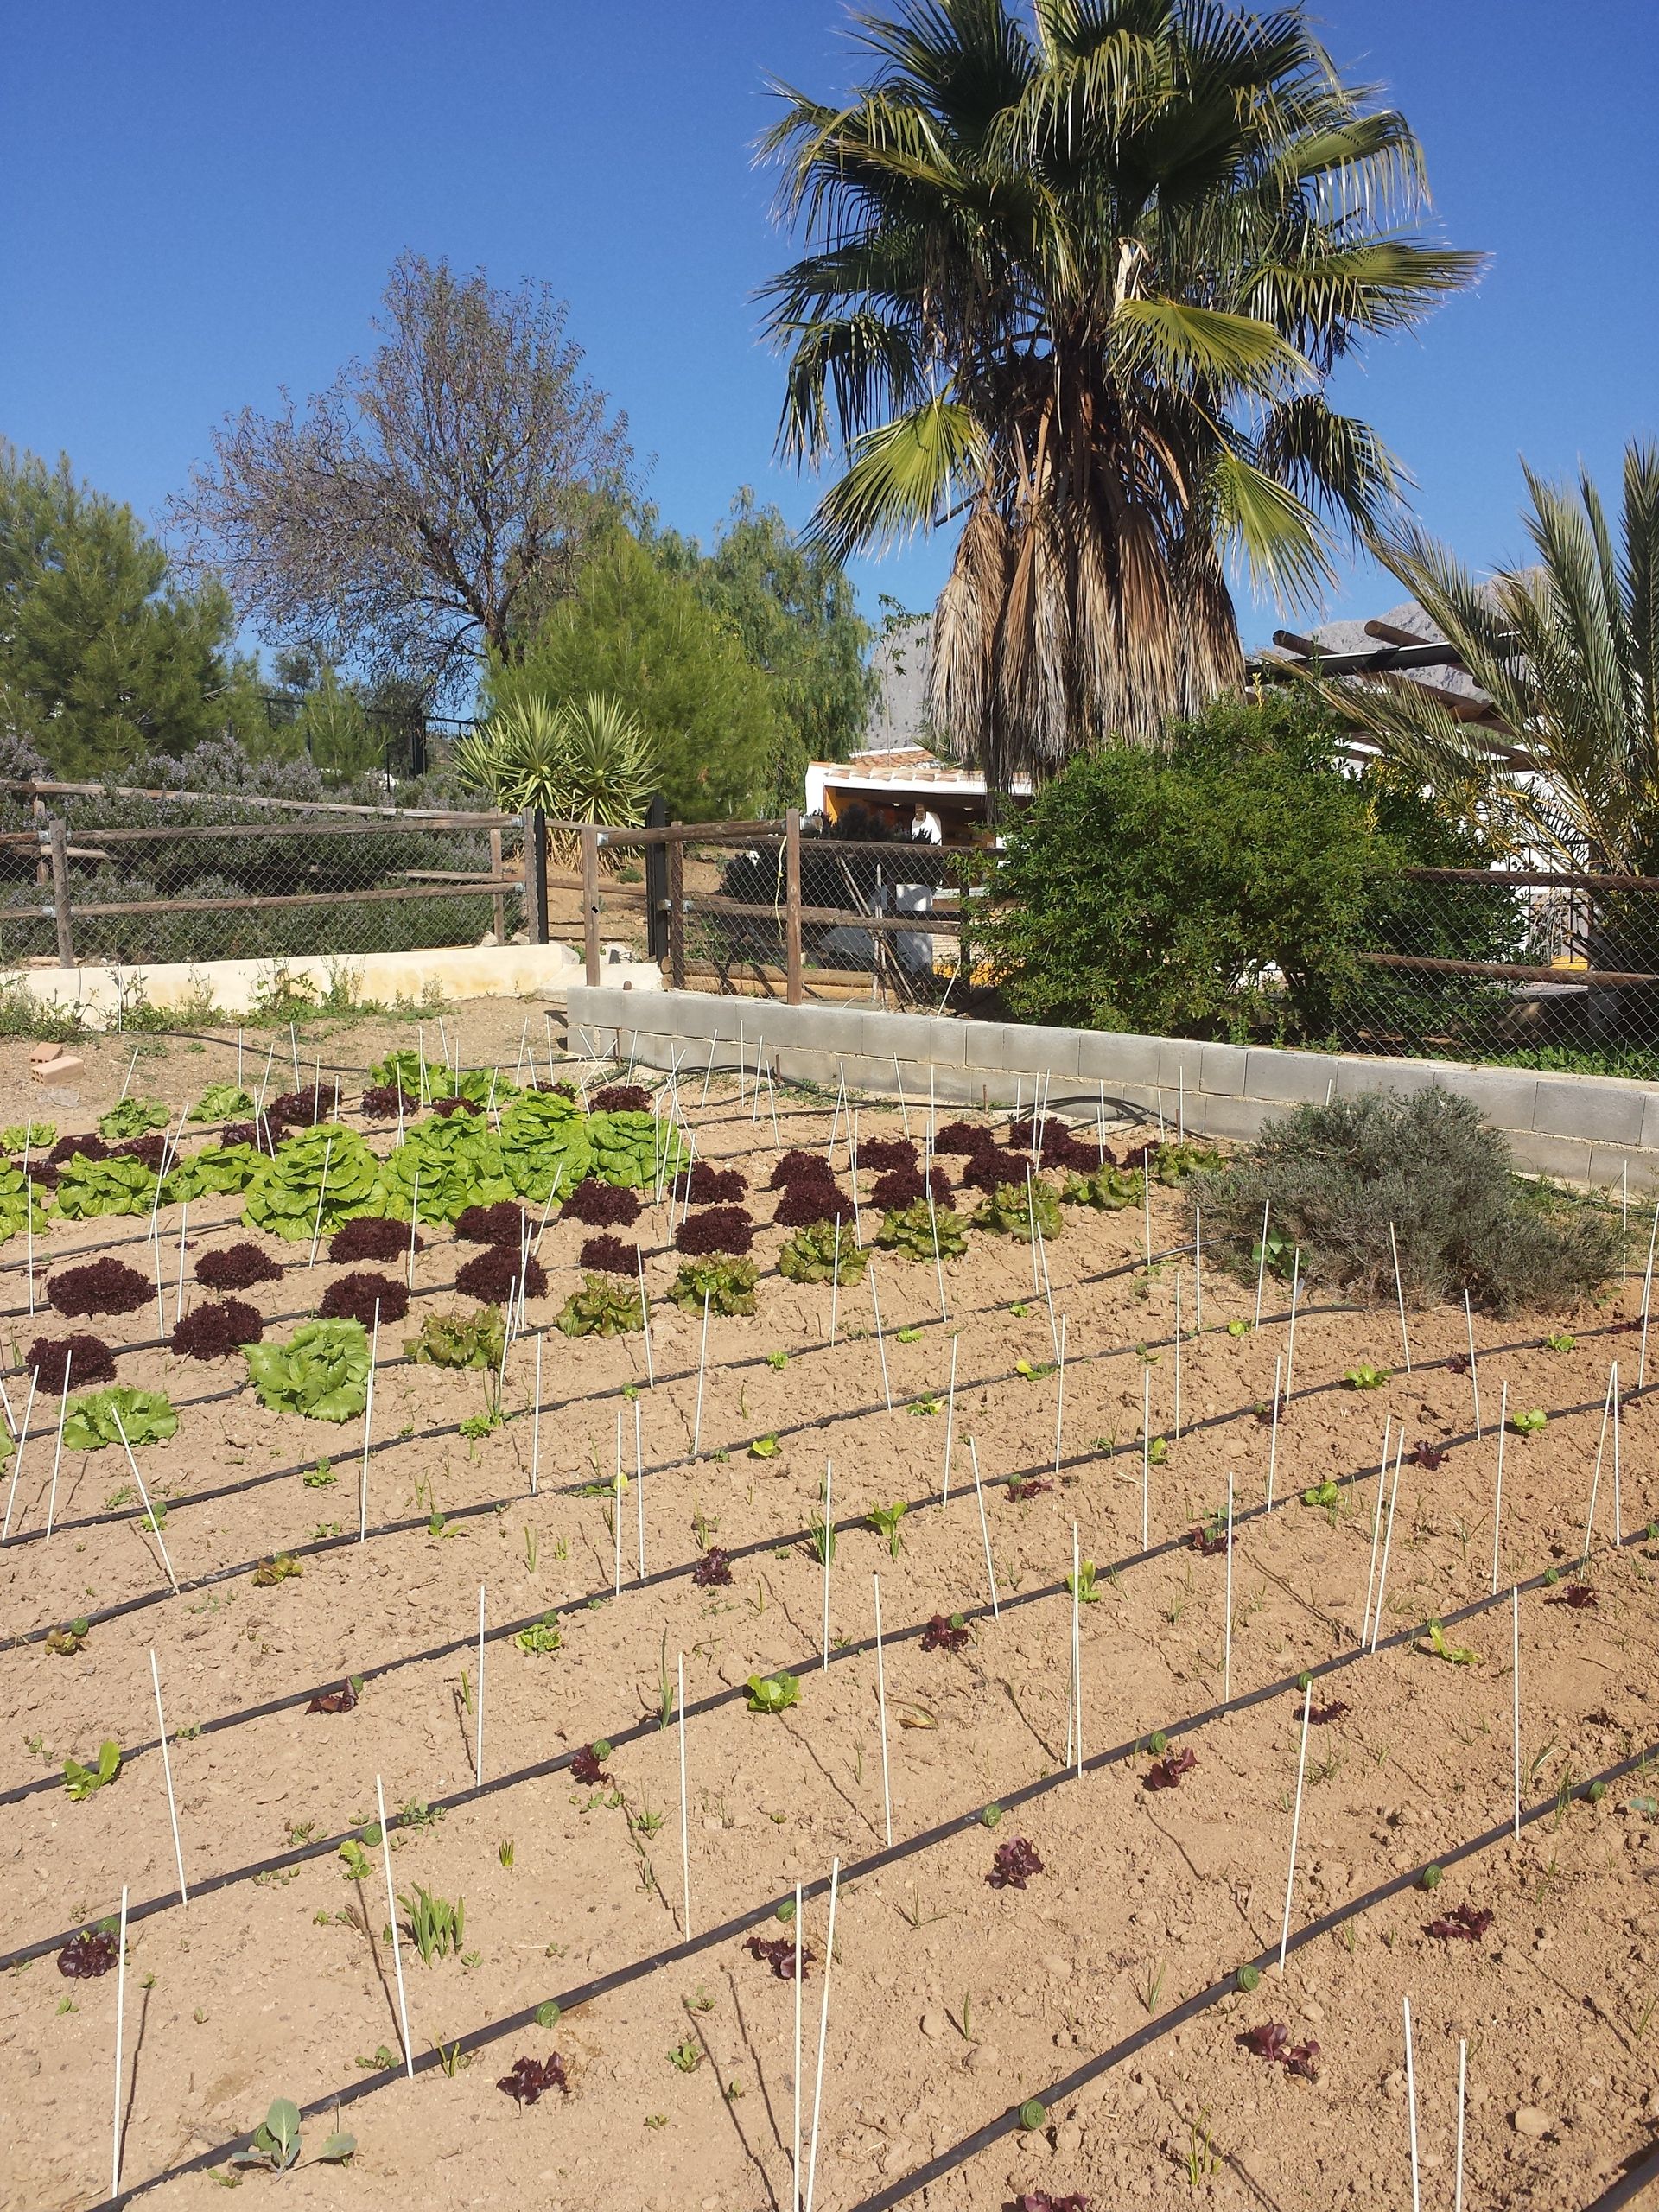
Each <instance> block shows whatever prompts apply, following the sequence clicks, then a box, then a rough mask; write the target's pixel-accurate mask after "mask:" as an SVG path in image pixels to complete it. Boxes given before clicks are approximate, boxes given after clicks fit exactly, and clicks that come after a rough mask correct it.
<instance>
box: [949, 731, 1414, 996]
mask: <svg viewBox="0 0 1659 2212" xmlns="http://www.w3.org/2000/svg"><path fill="white" fill-rule="evenodd" d="M1299 713H1300V714H1301V715H1303V716H1304V717H1305V715H1306V710H1305V709H1296V708H1295V707H1294V706H1292V707H1288V708H1287V707H1286V706H1285V705H1284V704H1282V703H1280V702H1274V703H1272V704H1270V705H1269V706H1268V707H1266V708H1262V709H1252V708H1244V709H1241V708H1238V707H1236V706H1224V707H1222V708H1219V709H1216V710H1215V711H1214V712H1213V713H1212V715H1211V716H1210V717H1209V718H1207V720H1206V721H1205V723H1202V724H1198V725H1192V726H1188V727H1186V728H1177V729H1175V730H1174V731H1173V732H1172V734H1171V741H1170V743H1169V746H1168V747H1167V748H1166V750H1163V751H1153V750H1150V749H1147V748H1143V747H1139V746H1123V745H1110V746H1106V747H1102V748H1101V749H1099V750H1098V751H1091V752H1087V753H1080V754H1078V755H1077V757H1076V758H1075V759H1074V760H1072V761H1071V763H1070V765H1069V766H1067V767H1066V768H1065V770H1064V771H1063V772H1062V773H1061V774H1059V775H1058V776H1056V777H1055V778H1054V779H1052V781H1051V782H1050V783H1048V784H1046V785H1044V786H1043V787H1042V789H1041V790H1040V791H1039V792H1038V794H1037V796H1036V798H1035V799H1034V800H1033V803H1032V805H1031V807H1030V808H1029V810H1027V813H1025V814H1024V815H1023V816H1022V817H1020V821H1019V823H1018V824H1017V825H1016V827H1015V828H1014V830H1013V832H1012V834H1011V835H1010V837H1009V840H1008V845H1007V850H1006V852H1005V853H1004V854H1003V855H1002V856H1001V866H1000V867H999V868H998V870H997V874H996V879H995V906H994V908H993V911H992V912H991V915H990V917H989V918H988V922H987V924H986V925H984V926H983V927H982V930H981V931H980V938H981V942H982V944H983V945H984V947H985V950H986V953H987V956H988V959H989V961H990V963H991V965H992V967H993V969H994V970H995V974H996V976H997V977H998V980H999V982H1000V983H1001V990H1002V995H1003V996H1004V998H1005V1000H1006V1001H1007V1005H1008V1006H1009V1007H1010V1008H1011V1009H1012V1010H1013V1011H1014V1012H1015V1013H1016V1014H1020V1015H1022V1016H1024V1017H1025V1018H1026V1019H1027V1020H1033V1021H1048V1022H1064V1023H1070V1024H1075V1025H1077V1026H1080V1027H1085V1028H1096V1029H1122V1030H1132V1031H1138V1032H1139V1033H1141V1034H1142V1035H1147V1036H1159V1035H1163V1036H1182V1035H1212V1034H1215V1033H1217V1032H1226V1031H1228V1030H1236V1029H1238V1028H1239V1027H1241V1026H1242V1025H1243V1024H1244V1023H1246V1022H1250V1021H1254V1022H1256V1023H1271V1024H1272V1025H1273V1026H1274V1027H1289V1028H1291V1029H1293V1030H1294V1031H1296V1032H1297V1033H1302V1034H1310V1033H1311V1034H1314V1035H1324V1034H1325V1033H1327V1032H1328V1031H1329V1029H1330V1028H1331V1027H1332V1017H1333V1015H1334V1014H1335V1013H1336V1011H1337V1009H1338V1007H1340V1006H1341V1004H1342V1003H1343V1001H1344V999H1345V998H1347V997H1348V996H1349V995H1350V994H1351V992H1352V991H1353V989H1354V988H1355V987H1356V985H1357V982H1358V980H1359V978H1360V975H1361V972H1362V971H1361V969H1360V968H1359V965H1358V963H1357V959H1356V957H1355V955H1356V954H1357V952H1358V950H1360V949H1361V947H1362V945H1363V943H1364V939H1365V933H1366V928H1367V921H1368V916H1369V913H1370V909H1371V906H1372V902H1373V900H1374V899H1375V898H1376V894H1377V892H1378V889H1379V887H1380V886H1382V885H1383V884H1384V883H1385V882H1387V881H1389V880H1390V879H1391V878H1392V877H1394V876H1395V874H1396V873H1397V869H1398V866H1399V863H1400V861H1401V859H1402V857H1403V855H1402V852H1401V850H1400V848H1399V847H1398V846H1397V844H1396V843H1395V842H1394V841H1392V840H1391V839H1389V838H1387V837H1385V836H1382V835H1381V834H1379V832H1378V830H1377V829H1376V826H1375V821H1374V817H1373V812H1372V806H1371V800H1370V794H1369V793H1368V792H1367V791H1364V790H1363V789H1362V787H1361V786H1360V785H1359V784H1358V783H1357V781H1356V780H1355V779H1352V778H1350V777H1347V776H1344V775H1342V774H1340V773H1338V771H1337V769H1336V767H1335V766H1334V762H1333V761H1332V753H1331V747H1330V741H1329V738H1328V737H1320V738H1319V739H1317V741H1310V739H1309V736H1308V734H1307V732H1306V730H1305V729H1299V728H1296V727H1295V726H1294V725H1295V722H1296V717H1297V715H1298V714H1299ZM1321 753H1322V754H1323V757H1321ZM1268 976H1274V977H1275V978H1276V979H1277V980H1276V981H1275V982H1272V983H1269V982H1268V981H1266V980H1264V979H1266V978H1268Z"/></svg>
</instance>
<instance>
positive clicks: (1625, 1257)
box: [1618, 1160, 1630, 1282]
mask: <svg viewBox="0 0 1659 2212" xmlns="http://www.w3.org/2000/svg"><path fill="white" fill-rule="evenodd" d="M1618 1279H1619V1281H1620V1282H1628V1281H1630V1161H1629V1160H1626V1161H1625V1162H1624V1166H1622V1167H1621V1168H1620V1170H1619V1173H1618Z"/></svg>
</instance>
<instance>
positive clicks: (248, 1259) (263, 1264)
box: [146, 1222, 390, 1294]
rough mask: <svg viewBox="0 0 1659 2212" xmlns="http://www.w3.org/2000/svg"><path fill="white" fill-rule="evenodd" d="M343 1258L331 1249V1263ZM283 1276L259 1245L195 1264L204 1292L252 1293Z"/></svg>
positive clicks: (229, 1249) (230, 1248) (207, 1255)
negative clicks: (241, 1291) (262, 1283)
mask: <svg viewBox="0 0 1659 2212" xmlns="http://www.w3.org/2000/svg"><path fill="white" fill-rule="evenodd" d="M388 1225H389V1226H390V1224H388ZM350 1226H351V1227H352V1228H353V1229H361V1228H365V1227H367V1226H369V1224H366V1223H364V1222H353V1223H352V1224H350ZM341 1233H342V1234H343V1233H344V1232H343V1231H342V1232H341ZM335 1241H336V1242H338V1241H339V1240H338V1239H336V1240H335ZM342 1256H343V1255H340V1254H337V1253H335V1252H334V1249H333V1248H332V1247H331V1248H330V1250H329V1257H330V1258H331V1259H334V1258H339V1257H342ZM355 1256H356V1255H353V1257H355ZM363 1256H364V1257H365V1258H366V1257H368V1255H367V1254H365V1255H363ZM282 1276H283V1270H282V1266H281V1263H280V1262H277V1261H276V1260H273V1259H272V1258H271V1257H270V1254H269V1253H268V1252H262V1251H261V1250H260V1249H259V1247H258V1246H257V1244H227V1245H226V1247H225V1248H224V1249H223V1250H222V1251H219V1252H204V1253H203V1254H202V1255H201V1257H200V1259H199V1260H198V1261H197V1262H196V1281H198V1282H199V1283H200V1285H201V1287H202V1288H203V1289H204V1290H251V1289H252V1288H253V1286H254V1285H255V1283H257V1282H280V1281H282ZM146 1294H148V1293H146Z"/></svg>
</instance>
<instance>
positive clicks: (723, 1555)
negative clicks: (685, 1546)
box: [691, 1544, 732, 1590]
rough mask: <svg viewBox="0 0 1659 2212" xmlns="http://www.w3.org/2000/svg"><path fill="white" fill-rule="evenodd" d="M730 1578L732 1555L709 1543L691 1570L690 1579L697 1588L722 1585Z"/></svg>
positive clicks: (702, 1588)
mask: <svg viewBox="0 0 1659 2212" xmlns="http://www.w3.org/2000/svg"><path fill="white" fill-rule="evenodd" d="M731 1579H732V1555H731V1554H730V1553H729V1552H727V1551H722V1550H721V1547H720V1546H719V1545H718V1544H710V1545H709V1548H708V1550H707V1551H706V1552H705V1553H704V1554H703V1555H702V1558H701V1559H700V1560H698V1561H697V1563H696V1566H695V1567H693V1568H692V1570H691V1580H692V1581H693V1582H694V1583H695V1584H696V1586H697V1588H698V1589H699V1590H709V1589H712V1588H714V1587H715V1586H716V1585H717V1584H719V1585H724V1584H726V1583H728V1582H729V1581H730V1580H731Z"/></svg>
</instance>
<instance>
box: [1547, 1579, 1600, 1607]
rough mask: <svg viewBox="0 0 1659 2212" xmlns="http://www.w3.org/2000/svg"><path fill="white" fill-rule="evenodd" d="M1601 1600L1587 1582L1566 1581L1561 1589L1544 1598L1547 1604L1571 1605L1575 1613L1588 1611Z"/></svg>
mask: <svg viewBox="0 0 1659 2212" xmlns="http://www.w3.org/2000/svg"><path fill="white" fill-rule="evenodd" d="M1599 1602H1600V1600H1599V1599H1598V1598H1597V1596H1596V1593H1595V1592H1594V1591H1593V1590H1592V1588H1591V1587H1590V1585H1589V1584H1588V1583H1587V1582H1568V1583H1565V1584H1563V1586H1561V1588H1560V1589H1559V1590H1556V1591H1554V1592H1552V1593H1551V1594H1550V1595H1549V1596H1548V1598H1546V1599H1545V1600H1544V1603H1545V1604H1546V1605H1570V1606H1571V1607H1572V1609H1573V1611H1574V1612H1575V1613H1581V1612H1586V1611H1588V1610H1589V1608H1590V1607H1591V1606H1592V1605H1598V1604H1599Z"/></svg>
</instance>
